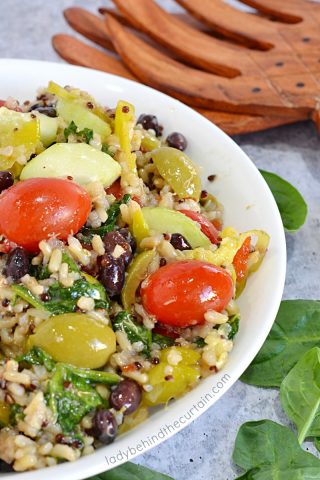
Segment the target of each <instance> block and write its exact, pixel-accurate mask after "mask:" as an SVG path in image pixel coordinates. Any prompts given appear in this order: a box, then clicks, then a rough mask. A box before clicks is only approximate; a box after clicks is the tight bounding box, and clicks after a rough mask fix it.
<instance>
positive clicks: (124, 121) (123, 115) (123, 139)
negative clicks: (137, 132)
mask: <svg viewBox="0 0 320 480" xmlns="http://www.w3.org/2000/svg"><path fill="white" fill-rule="evenodd" d="M134 118H135V117H134V106H133V105H131V103H129V102H125V101H123V100H119V102H118V104H117V108H116V114H115V120H114V130H115V134H116V135H117V137H118V138H119V142H120V148H121V150H122V151H123V152H124V154H125V156H126V162H127V165H128V168H129V170H130V171H132V172H136V157H135V155H134V154H133V153H131V130H132V128H133V125H134Z"/></svg>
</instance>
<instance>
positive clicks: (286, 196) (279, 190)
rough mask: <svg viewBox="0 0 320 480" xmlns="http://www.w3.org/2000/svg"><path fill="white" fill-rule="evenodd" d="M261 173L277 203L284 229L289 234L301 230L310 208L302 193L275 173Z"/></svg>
mask: <svg viewBox="0 0 320 480" xmlns="http://www.w3.org/2000/svg"><path fill="white" fill-rule="evenodd" d="M260 173H261V175H262V176H263V178H264V179H265V181H266V182H267V184H268V186H269V188H270V190H271V192H272V194H273V196H274V198H275V201H276V202H277V205H278V208H279V212H280V215H281V218H282V223H283V226H284V228H285V229H286V230H287V231H288V232H295V231H296V230H299V228H300V227H301V226H302V225H303V224H304V222H305V220H306V217H307V213H308V206H307V204H306V202H305V200H304V198H303V197H302V195H301V193H300V192H298V190H297V189H296V188H295V187H294V186H293V185H291V183H289V182H287V181H286V180H284V179H283V178H281V177H279V176H278V175H276V174H275V173H270V172H266V171H265V170H260Z"/></svg>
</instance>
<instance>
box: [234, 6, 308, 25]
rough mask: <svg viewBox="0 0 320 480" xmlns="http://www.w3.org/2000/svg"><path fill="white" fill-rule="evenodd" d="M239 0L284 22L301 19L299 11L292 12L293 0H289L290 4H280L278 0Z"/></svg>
mask: <svg viewBox="0 0 320 480" xmlns="http://www.w3.org/2000/svg"><path fill="white" fill-rule="evenodd" d="M240 2H241V3H245V4H246V5H249V7H253V8H256V9H257V10H258V11H259V12H261V13H264V14H266V15H271V16H272V17H273V18H276V19H277V20H280V21H281V22H284V23H299V22H301V21H302V19H303V18H302V16H301V13H300V11H299V12H298V13H294V11H295V8H294V3H295V2H294V0H292V1H290V6H288V5H285V4H281V3H280V2H279V0H240ZM300 5H301V2H300Z"/></svg>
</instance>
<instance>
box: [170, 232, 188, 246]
mask: <svg viewBox="0 0 320 480" xmlns="http://www.w3.org/2000/svg"><path fill="white" fill-rule="evenodd" d="M170 243H171V245H172V246H173V247H174V248H175V249H176V250H191V245H190V243H189V242H188V241H187V240H186V239H185V238H184V236H183V235H181V234H180V233H173V234H172V235H171V240H170Z"/></svg>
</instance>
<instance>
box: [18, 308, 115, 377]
mask: <svg viewBox="0 0 320 480" xmlns="http://www.w3.org/2000/svg"><path fill="white" fill-rule="evenodd" d="M34 346H37V347H42V348H43V349H44V350H45V351H46V352H47V353H49V355H51V356H52V357H53V359H54V360H56V361H57V362H65V363H70V364H72V365H75V366H76V367H84V368H100V367H103V366H104V365H105V364H106V363H107V361H108V359H109V357H110V355H111V354H112V353H114V352H115V350H116V336H115V334H114V331H113V330H112V329H111V328H110V327H108V326H107V325H104V324H103V323H102V322H99V321H97V320H95V319H93V318H91V317H90V316H89V315H86V314H84V313H65V314H63V315H56V316H54V317H50V318H49V320H47V321H45V322H43V323H41V324H40V325H39V326H38V327H37V329H36V331H35V333H34V334H33V335H31V336H30V337H29V339H28V343H27V347H28V349H31V348H32V347H34Z"/></svg>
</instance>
